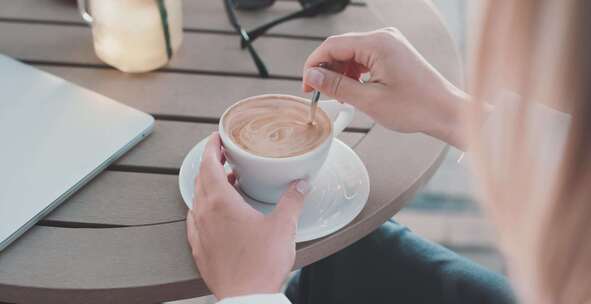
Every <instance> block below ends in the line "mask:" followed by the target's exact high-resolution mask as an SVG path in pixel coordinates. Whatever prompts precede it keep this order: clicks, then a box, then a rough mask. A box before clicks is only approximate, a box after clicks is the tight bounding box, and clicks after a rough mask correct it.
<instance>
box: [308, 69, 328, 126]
mask: <svg viewBox="0 0 591 304" xmlns="http://www.w3.org/2000/svg"><path fill="white" fill-rule="evenodd" d="M327 66H328V64H327V63H324V62H323V63H321V64H319V65H318V67H321V68H326V67H327ZM319 99H320V91H318V90H314V92H313V93H312V98H311V99H310V101H311V102H310V121H309V122H308V123H309V124H314V120H315V118H316V108H318V100H319Z"/></svg>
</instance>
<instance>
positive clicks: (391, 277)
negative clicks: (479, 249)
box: [286, 221, 516, 304]
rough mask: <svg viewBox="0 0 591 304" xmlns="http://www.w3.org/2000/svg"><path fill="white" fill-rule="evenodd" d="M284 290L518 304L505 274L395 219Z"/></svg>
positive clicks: (324, 298) (406, 302)
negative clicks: (414, 231) (422, 234)
mask: <svg viewBox="0 0 591 304" xmlns="http://www.w3.org/2000/svg"><path fill="white" fill-rule="evenodd" d="M286 295H287V297H288V298H289V299H290V300H291V301H292V303H294V304H331V303H339V304H348V303H351V304H352V303H356V304H357V303H368V304H369V303H372V304H378V303H401V304H417V303H429V304H436V303H445V304H447V303H450V304H451V303H454V304H455V303H459V304H464V303H465V304H513V303H516V300H515V298H514V295H513V292H512V290H511V287H510V285H509V283H508V281H507V279H506V278H505V277H503V276H501V275H499V274H497V273H494V272H491V271H489V270H487V269H485V268H483V267H481V266H479V265H477V264H476V263H474V262H472V261H470V260H468V259H466V258H463V257H461V256H459V255H457V254H455V253H454V252H452V251H450V250H448V249H446V248H444V247H442V246H440V245H438V244H435V243H433V242H430V241H427V240H425V239H423V238H421V237H419V236H418V235H416V234H414V233H412V232H411V231H410V230H409V229H408V228H406V227H404V226H402V225H400V224H398V223H396V222H393V221H389V222H387V223H386V224H384V225H382V226H381V227H380V228H378V229H377V230H376V231H374V232H372V233H371V234H369V235H368V236H366V237H365V238H363V239H361V240H360V241H358V242H357V243H355V244H353V245H351V246H349V247H347V248H345V249H343V250H341V251H339V252H337V253H335V254H334V255H332V256H329V257H327V258H325V259H322V260H320V261H318V262H316V263H314V264H312V265H309V266H307V267H305V268H303V269H302V270H301V271H300V273H298V274H297V275H296V276H294V277H293V278H292V280H291V281H290V282H289V284H288V288H287V291H286Z"/></svg>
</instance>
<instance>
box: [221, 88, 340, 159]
mask: <svg viewBox="0 0 591 304" xmlns="http://www.w3.org/2000/svg"><path fill="white" fill-rule="evenodd" d="M309 110H310V106H309V105H308V104H306V103H304V102H302V101H299V100H298V99H296V98H289V97H284V96H274V95H271V96H268V97H265V98H259V99H253V100H248V101H244V102H241V103H240V104H238V105H236V106H234V107H232V108H231V109H230V110H229V111H228V113H226V115H225V116H224V121H223V126H224V130H225V133H226V134H228V135H229V136H230V138H231V139H232V141H233V142H234V143H236V144H237V145H239V146H240V147H241V148H243V149H244V150H246V151H249V152H251V153H253V154H256V155H259V156H264V157H275V158H280V157H290V156H296V155H300V154H304V153H306V152H308V151H311V150H313V149H314V148H316V147H318V146H319V145H320V144H322V143H323V142H324V141H325V140H326V138H327V137H328V136H329V135H330V134H331V132H332V130H331V121H330V119H329V118H328V116H327V115H326V113H324V112H323V111H322V110H320V109H318V110H317V113H316V120H315V123H314V124H309V123H308V119H309Z"/></svg>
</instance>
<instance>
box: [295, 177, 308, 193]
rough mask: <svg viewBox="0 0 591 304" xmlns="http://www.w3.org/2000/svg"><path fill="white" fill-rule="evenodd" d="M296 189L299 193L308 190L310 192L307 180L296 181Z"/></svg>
mask: <svg viewBox="0 0 591 304" xmlns="http://www.w3.org/2000/svg"><path fill="white" fill-rule="evenodd" d="M295 188H296V191H297V192H299V193H301V194H304V195H306V194H308V192H310V184H309V183H308V181H307V180H304V179H301V180H299V181H298V183H297V184H296V187H295Z"/></svg>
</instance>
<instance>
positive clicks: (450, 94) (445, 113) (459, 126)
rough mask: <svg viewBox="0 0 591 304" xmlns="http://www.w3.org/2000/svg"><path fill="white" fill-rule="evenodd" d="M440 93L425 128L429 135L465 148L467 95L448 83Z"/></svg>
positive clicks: (459, 147) (461, 148)
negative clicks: (429, 121) (430, 121)
mask: <svg viewBox="0 0 591 304" xmlns="http://www.w3.org/2000/svg"><path fill="white" fill-rule="evenodd" d="M445 92H446V93H445V94H442V95H440V96H438V97H437V98H435V104H436V105H437V106H435V107H434V108H433V109H434V111H435V113H433V115H432V117H434V118H435V119H433V120H432V123H431V124H430V129H428V130H426V131H425V133H427V134H428V135H430V136H433V137H435V138H437V139H439V140H441V141H444V142H446V143H448V144H450V145H452V146H455V147H456V148H458V149H460V150H463V149H464V148H465V145H466V143H465V141H466V140H465V136H464V129H465V126H464V125H465V121H466V119H465V118H466V117H465V115H466V112H467V106H468V100H469V95H468V94H466V93H465V92H464V91H462V90H460V89H458V88H456V87H455V86H453V85H451V84H448V85H447V88H446V90H445Z"/></svg>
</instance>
